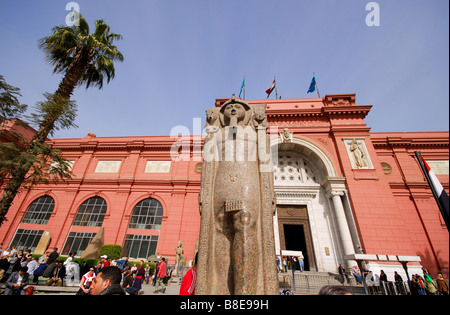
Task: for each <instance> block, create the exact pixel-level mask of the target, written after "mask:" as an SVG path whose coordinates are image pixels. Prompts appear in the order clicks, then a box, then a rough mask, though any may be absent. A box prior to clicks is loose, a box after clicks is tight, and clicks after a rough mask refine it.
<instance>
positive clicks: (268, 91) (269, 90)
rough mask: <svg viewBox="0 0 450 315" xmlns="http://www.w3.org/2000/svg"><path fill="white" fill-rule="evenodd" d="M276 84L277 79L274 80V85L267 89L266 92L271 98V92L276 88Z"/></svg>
mask: <svg viewBox="0 0 450 315" xmlns="http://www.w3.org/2000/svg"><path fill="white" fill-rule="evenodd" d="M275 84H276V82H275V80H273V83H272V85H271V86H270V88H269V89H268V90H267V91H266V93H267V98H269V96H270V93H272V91H273V90H274V89H275Z"/></svg>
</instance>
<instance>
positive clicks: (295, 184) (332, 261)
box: [271, 137, 348, 272]
mask: <svg viewBox="0 0 450 315" xmlns="http://www.w3.org/2000/svg"><path fill="white" fill-rule="evenodd" d="M271 146H272V157H273V162H274V163H273V166H274V187H275V193H276V195H277V213H276V216H275V219H274V227H275V247H276V251H277V253H278V255H280V254H281V251H282V250H301V251H302V252H304V254H303V256H304V257H305V267H306V268H305V270H311V271H320V272H336V270H337V266H338V265H339V263H340V262H342V260H343V257H344V251H343V246H342V238H341V236H342V234H341V233H342V232H341V230H342V229H341V225H339V224H338V221H337V215H336V209H335V203H334V202H333V201H332V199H331V196H332V192H335V191H339V192H341V191H345V179H344V178H340V177H338V176H337V172H336V168H335V167H334V164H333V163H332V161H331V159H330V158H329V157H328V155H327V154H326V153H325V152H324V151H323V150H322V149H320V148H319V147H318V146H317V145H315V144H313V143H311V142H309V141H307V140H304V139H299V138H296V137H293V138H292V139H291V141H289V142H283V143H281V142H280V138H278V139H272V142H271ZM344 198H345V197H344ZM336 202H337V201H336ZM339 210H342V207H341V208H340V209H339ZM339 213H341V212H339ZM339 223H342V222H340V221H339ZM347 230H348V226H347Z"/></svg>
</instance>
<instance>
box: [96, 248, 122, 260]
mask: <svg viewBox="0 0 450 315" xmlns="http://www.w3.org/2000/svg"><path fill="white" fill-rule="evenodd" d="M120 254H122V246H120V245H103V246H102V248H101V249H100V256H103V255H106V256H108V258H111V259H119V258H120Z"/></svg>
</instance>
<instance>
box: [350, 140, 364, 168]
mask: <svg viewBox="0 0 450 315" xmlns="http://www.w3.org/2000/svg"><path fill="white" fill-rule="evenodd" d="M350 151H351V152H352V154H353V159H354V161H355V165H356V167H357V168H363V167H366V166H367V165H368V164H367V159H366V156H365V154H364V151H363V149H362V148H361V146H360V145H359V143H358V141H357V140H356V139H353V140H352V142H351V144H350Z"/></svg>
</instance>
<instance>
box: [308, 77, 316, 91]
mask: <svg viewBox="0 0 450 315" xmlns="http://www.w3.org/2000/svg"><path fill="white" fill-rule="evenodd" d="M315 90H316V76H314V77H313V78H312V81H311V84H310V85H309V90H308V93H312V92H314V91H315Z"/></svg>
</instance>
